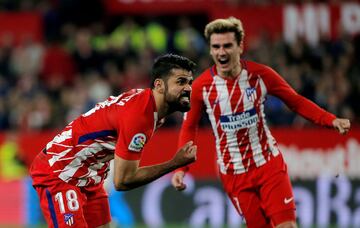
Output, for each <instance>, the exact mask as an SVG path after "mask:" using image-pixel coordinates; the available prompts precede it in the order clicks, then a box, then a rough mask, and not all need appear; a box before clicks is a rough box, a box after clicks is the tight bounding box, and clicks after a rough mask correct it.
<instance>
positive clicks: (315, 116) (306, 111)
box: [261, 66, 336, 127]
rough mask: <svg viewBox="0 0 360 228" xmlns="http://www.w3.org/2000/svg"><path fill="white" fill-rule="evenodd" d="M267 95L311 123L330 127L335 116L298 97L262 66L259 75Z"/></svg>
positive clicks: (277, 75)
mask: <svg viewBox="0 0 360 228" xmlns="http://www.w3.org/2000/svg"><path fill="white" fill-rule="evenodd" d="M261 75H262V78H263V81H264V83H265V86H266V89H267V91H268V93H269V94H271V95H274V96H276V97H278V98H280V99H281V100H282V101H283V102H284V103H285V104H286V105H287V106H288V107H289V108H290V109H291V110H293V111H294V112H296V113H298V114H299V115H301V116H302V117H304V118H305V119H308V120H310V121H311V122H313V123H315V124H318V125H321V126H326V127H332V121H333V120H334V119H335V118H336V116H335V115H333V114H331V113H329V112H327V111H325V110H324V109H322V108H320V107H319V106H318V105H316V104H315V103H314V102H312V101H310V100H309V99H307V98H305V97H303V96H301V95H299V94H298V93H297V92H296V91H295V90H294V89H293V88H292V87H291V86H290V85H289V84H288V83H287V82H286V81H285V80H284V79H283V78H282V77H281V76H280V75H279V74H278V73H277V72H275V71H274V70H273V69H271V68H270V67H266V66H264V74H261Z"/></svg>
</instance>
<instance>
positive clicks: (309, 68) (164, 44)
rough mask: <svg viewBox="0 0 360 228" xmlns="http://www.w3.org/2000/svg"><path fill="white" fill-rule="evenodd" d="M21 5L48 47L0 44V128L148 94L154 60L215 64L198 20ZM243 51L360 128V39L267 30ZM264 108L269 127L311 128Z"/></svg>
mask: <svg viewBox="0 0 360 228" xmlns="http://www.w3.org/2000/svg"><path fill="white" fill-rule="evenodd" d="M9 2H11V1H9ZM20 2H21V3H22V4H18V7H20V6H21V7H23V8H25V9H32V10H37V11H40V12H41V13H42V15H43V19H44V22H45V23H44V28H45V30H44V41H43V42H35V41H34V40H32V39H31V38H29V37H24V38H23V39H22V41H21V42H20V43H19V44H15V43H14V41H13V38H12V37H11V36H3V37H0V130H8V129H17V130H42V129H53V128H62V127H63V126H64V125H65V124H66V123H68V122H70V121H72V120H73V119H74V118H75V117H77V116H78V115H80V114H81V113H83V112H85V111H87V110H88V109H90V108H91V107H92V106H93V105H94V104H96V103H97V102H99V101H102V100H104V99H106V98H107V97H108V96H110V95H117V94H120V93H121V92H123V91H126V90H128V89H130V88H144V87H149V86H150V77H149V72H150V69H151V66H152V63H153V60H154V58H155V57H156V56H158V55H160V54H163V53H166V52H171V53H177V54H182V55H185V56H187V57H189V58H190V59H192V60H194V61H195V62H196V63H197V64H198V70H197V73H196V75H198V74H199V73H200V72H202V71H203V70H204V69H206V68H207V67H209V66H210V65H211V64H212V62H211V59H210V57H209V52H208V47H207V43H206V41H205V40H204V38H203V34H202V32H203V28H204V26H205V24H206V23H207V20H208V19H207V18H206V17H205V16H204V15H198V16H197V15H191V16H189V17H187V16H181V17H176V16H173V17H172V18H171V21H169V20H168V19H167V18H166V17H162V18H145V19H144V18H140V17H121V18H109V17H106V16H104V15H103V14H101V13H97V14H92V12H88V14H89V15H91V16H89V17H86V16H84V14H81V16H76V13H77V12H78V11H76V7H75V8H74V5H72V7H73V11H74V12H73V14H71V13H69V11H68V10H69V9H68V8H66V4H65V6H63V8H60V9H59V8H57V9H56V8H54V6H53V5H52V4H50V3H49V2H48V1H39V2H38V3H37V4H32V5H31V4H30V6H29V3H28V2H29V1H20ZM63 2H67V1H63ZM68 2H69V4H70V2H71V1H68ZM94 2H95V1H94ZM26 3H27V4H26ZM88 7H90V6H88ZM93 7H95V8H96V7H99V6H97V5H94V6H93ZM61 9H62V10H63V11H64V12H67V13H66V16H64V15H65V14H62V13H61ZM91 9H92V7H90V8H89V9H88V10H91ZM190 17H191V18H190ZM90 18H91V19H90ZM194 18H195V20H194ZM194 21H195V22H194ZM245 46H246V51H245V54H244V56H243V58H244V59H248V60H253V61H258V62H260V63H263V64H266V65H269V66H271V67H273V68H274V69H275V70H276V71H278V72H279V73H280V74H281V75H282V76H283V77H284V78H285V79H286V81H287V82H288V83H290V84H291V85H292V86H293V88H294V89H295V90H296V91H297V92H299V93H300V94H302V95H304V96H305V97H307V98H309V99H311V100H312V101H314V102H315V103H317V104H318V105H320V106H321V107H323V108H325V109H327V110H329V111H331V112H333V113H334V114H336V115H339V116H341V117H346V118H350V119H351V120H353V122H354V123H355V124H356V123H360V120H359V118H360V105H359V104H358V101H357V98H359V97H360V77H359V74H360V63H359V59H360V37H357V36H355V37H354V36H351V37H350V36H346V35H343V36H341V37H338V39H337V40H329V39H327V38H326V37H324V38H323V39H322V40H321V41H320V42H319V44H318V45H316V46H310V45H308V44H307V43H306V42H305V41H304V40H302V39H298V40H297V41H296V42H294V43H291V44H289V43H286V42H285V41H284V40H283V39H282V38H278V39H270V38H269V37H268V36H267V34H265V33H264V34H262V36H260V37H258V38H257V39H253V40H251V42H248V43H246V44H245ZM266 102H267V105H266V113H267V116H268V119H269V122H270V123H271V124H272V125H275V126H280V125H285V126H297V127H302V126H305V125H307V124H308V123H307V121H305V120H304V119H302V118H300V117H298V116H296V115H295V114H293V113H292V112H291V111H290V110H288V109H287V107H286V106H285V105H284V104H283V103H282V102H281V101H279V100H278V99H276V98H273V97H269V99H268V100H267V101H266ZM181 119H182V117H181V115H180V114H174V115H173V116H171V117H170V118H169V119H168V121H167V124H166V125H165V126H177V125H179V124H180V123H181ZM206 124H207V121H206V120H204V121H203V125H206Z"/></svg>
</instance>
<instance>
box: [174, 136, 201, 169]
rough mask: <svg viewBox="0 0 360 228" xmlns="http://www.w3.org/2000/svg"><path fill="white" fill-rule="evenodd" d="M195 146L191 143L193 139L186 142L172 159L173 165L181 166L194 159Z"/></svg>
mask: <svg viewBox="0 0 360 228" xmlns="http://www.w3.org/2000/svg"><path fill="white" fill-rule="evenodd" d="M196 151H197V146H196V145H193V141H190V142H187V143H186V144H185V145H184V146H183V147H182V148H180V149H179V150H178V152H177V153H176V154H175V156H174V158H173V159H172V161H173V162H174V163H175V166H178V167H182V166H185V165H188V164H190V163H193V162H194V161H195V160H196Z"/></svg>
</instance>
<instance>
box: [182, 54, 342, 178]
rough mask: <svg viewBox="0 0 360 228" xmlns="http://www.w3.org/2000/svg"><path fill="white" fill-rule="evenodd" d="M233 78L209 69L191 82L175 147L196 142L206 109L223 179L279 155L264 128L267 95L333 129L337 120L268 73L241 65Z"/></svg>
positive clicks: (258, 66) (261, 67) (250, 64)
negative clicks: (238, 72) (188, 109)
mask: <svg viewBox="0 0 360 228" xmlns="http://www.w3.org/2000/svg"><path fill="white" fill-rule="evenodd" d="M241 64H242V71H241V73H240V75H239V76H238V77H236V78H222V77H220V76H219V75H218V74H217V72H216V67H215V66H213V67H211V68H209V69H208V70H206V71H205V72H203V73H202V74H201V75H200V76H199V77H198V78H196V79H195V81H194V83H193V86H192V96H191V110H190V111H189V112H188V113H186V115H185V116H184V122H183V125H182V129H181V132H180V140H179V145H180V146H181V145H183V144H185V142H187V141H189V140H194V138H195V135H196V132H197V126H198V121H199V119H200V117H201V113H202V109H203V108H204V109H205V111H206V112H207V114H208V116H209V120H210V122H211V126H212V129H213V133H214V136H215V143H216V151H217V163H218V165H219V168H220V171H221V173H224V174H239V173H244V172H247V171H248V170H249V168H251V167H259V166H262V165H264V164H265V163H266V162H267V161H268V160H270V159H271V157H275V156H278V155H279V154H280V152H279V148H278V146H277V143H276V141H275V139H274V138H273V136H272V135H271V133H270V130H269V127H268V125H267V124H266V120H265V113H264V102H265V99H266V95H268V94H270V95H273V96H276V97H278V98H280V99H281V100H282V101H284V102H285V104H286V105H287V106H288V107H289V108H290V109H292V110H293V111H294V112H296V113H298V114H300V115H301V116H303V117H305V118H306V119H309V120H310V121H312V122H314V123H316V124H319V125H322V126H332V121H333V120H334V119H335V116H334V115H332V114H331V113H328V112H326V111H325V110H323V109H321V108H320V107H318V106H317V105H316V104H314V103H313V102H311V101H310V100H308V99H306V98H304V97H302V96H300V95H299V94H297V93H296V92H295V91H294V90H293V89H292V88H291V87H290V86H289V85H288V84H287V83H286V82H285V80H284V79H283V78H282V77H281V76H280V75H279V74H277V73H276V72H275V71H274V70H272V69H271V68H270V67H267V66H265V65H261V64H258V63H255V62H250V61H244V60H241Z"/></svg>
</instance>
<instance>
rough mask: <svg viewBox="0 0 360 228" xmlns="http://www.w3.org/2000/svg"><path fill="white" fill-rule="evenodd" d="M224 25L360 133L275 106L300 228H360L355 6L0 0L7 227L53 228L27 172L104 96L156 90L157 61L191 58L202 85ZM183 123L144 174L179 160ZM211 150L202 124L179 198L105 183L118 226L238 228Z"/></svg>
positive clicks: (274, 123)
mask: <svg viewBox="0 0 360 228" xmlns="http://www.w3.org/2000/svg"><path fill="white" fill-rule="evenodd" d="M229 16H235V17H237V18H239V19H241V20H242V22H243V24H244V29H245V34H246V35H245V49H246V50H245V53H244V55H243V57H242V58H243V59H248V60H253V61H258V62H260V63H263V64H266V65H269V66H271V67H273V68H274V69H275V70H276V71H278V72H279V73H280V74H281V75H282V76H283V77H284V78H285V79H286V81H287V82H288V83H289V84H290V85H291V86H293V88H294V89H295V90H296V91H297V92H298V93H300V94H302V95H303V96H305V97H307V98H309V99H311V100H312V101H314V102H315V103H317V104H318V105H320V106H321V107H323V108H324V109H326V110H328V111H330V112H332V113H334V114H336V115H337V116H340V117H344V118H349V119H350V120H351V122H352V126H353V128H352V130H351V132H350V133H349V134H348V135H347V136H339V135H338V134H337V133H336V132H335V131H332V130H329V129H320V128H318V127H316V126H314V125H312V124H311V123H309V122H307V121H306V120H304V119H303V118H301V117H299V116H297V115H296V114H294V113H292V112H291V111H290V110H289V109H288V108H287V107H286V106H284V104H283V103H282V102H281V101H280V100H278V99H277V98H275V97H269V98H268V100H267V101H266V114H267V118H268V122H269V123H270V125H271V128H272V129H273V133H274V136H275V138H276V139H277V141H278V143H279V145H280V147H281V149H282V152H283V154H284V156H285V158H286V160H287V163H288V168H289V173H290V175H291V178H292V181H293V185H294V192H295V196H296V203H297V214H298V222H299V224H300V226H301V227H310V226H315V227H360V128H359V123H360V103H359V100H358V99H359V98H360V2H359V1H340V0H338V1H336V0H332V1H320V0H319V1H316V0H313V1H310V0H307V1H285V0H253V1H250V0H176V1H173V0H146V1H145V0H47V1H46V0H1V1H0V227H45V225H44V220H43V218H42V215H41V212H40V209H39V205H38V199H37V195H36V193H35V191H34V190H33V189H32V187H31V180H30V178H29V177H28V174H27V170H28V167H29V165H30V163H31V161H32V159H33V158H34V156H35V155H36V154H37V153H38V152H39V151H40V150H41V149H42V148H43V147H44V146H45V144H46V143H47V142H48V141H49V140H50V139H52V137H53V136H54V135H55V134H56V133H57V132H58V131H60V130H61V129H62V128H63V127H64V126H65V125H66V124H67V123H68V122H70V121H72V120H73V119H74V118H76V117H77V116H79V115H80V114H81V113H83V112H85V111H87V110H89V109H90V108H91V107H92V106H93V105H94V104H95V103H97V102H99V101H102V100H104V99H105V98H107V97H108V96H109V95H117V94H119V93H121V92H123V91H126V90H128V89H130V88H144V87H148V86H149V85H150V77H149V72H150V69H151V66H152V63H153V60H154V58H156V57H157V56H158V55H160V54H164V53H167V52H171V53H176V54H181V55H184V56H187V57H188V58H190V59H192V60H193V61H195V62H196V63H197V64H198V66H197V67H198V69H197V73H196V75H198V74H199V73H201V72H202V71H203V70H204V69H206V68H208V67H209V66H210V65H212V61H211V59H210V57H209V51H208V47H207V43H206V41H205V40H204V37H203V29H204V26H205V25H206V24H207V23H208V22H209V21H210V20H213V19H216V18H225V17H229ZM181 121H182V115H181V114H173V115H172V116H170V117H169V118H168V119H167V122H166V124H165V125H164V127H163V128H162V129H160V130H159V131H158V133H157V134H156V135H155V137H154V139H153V141H152V142H150V144H149V145H147V147H146V148H145V151H144V155H143V160H142V164H143V165H147V164H152V163H157V162H162V161H165V160H166V159H169V158H171V156H172V155H173V153H174V152H175V151H176V142H177V136H178V129H179V127H180V124H181ZM209 142H213V139H212V133H211V129H210V128H209V122H208V121H207V119H206V117H205V116H204V118H203V119H202V120H201V129H200V132H199V137H198V145H199V152H198V154H199V157H198V162H197V163H196V164H194V165H193V168H192V170H191V172H190V174H189V175H187V178H188V179H187V182H188V190H187V191H185V192H183V193H179V192H176V191H175V190H173V189H172V188H171V186H170V181H169V179H170V176H165V177H163V178H161V179H160V180H158V181H155V182H153V183H152V184H149V185H147V186H145V187H142V188H139V189H137V190H134V191H131V192H126V193H119V192H115V191H114V190H113V187H112V182H111V180H110V183H108V184H107V188H108V191H109V195H110V203H111V209H112V216H113V226H114V227H160V226H163V227H189V226H194V227H201V226H208V227H239V226H240V225H241V224H243V221H242V220H241V218H240V217H239V216H238V215H237V214H236V212H235V210H234V208H233V207H232V205H231V203H229V202H228V199H227V198H226V196H225V194H224V193H223V191H222V188H221V185H220V183H219V181H218V179H217V169H216V164H215V151H214V145H213V143H209ZM209 144H211V145H209ZM164 148H166V149H164ZM164 150H166V151H164ZM109 179H110V178H109ZM174 205H176V206H174Z"/></svg>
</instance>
